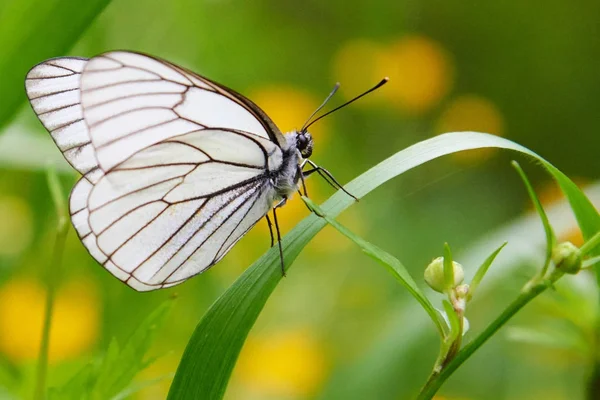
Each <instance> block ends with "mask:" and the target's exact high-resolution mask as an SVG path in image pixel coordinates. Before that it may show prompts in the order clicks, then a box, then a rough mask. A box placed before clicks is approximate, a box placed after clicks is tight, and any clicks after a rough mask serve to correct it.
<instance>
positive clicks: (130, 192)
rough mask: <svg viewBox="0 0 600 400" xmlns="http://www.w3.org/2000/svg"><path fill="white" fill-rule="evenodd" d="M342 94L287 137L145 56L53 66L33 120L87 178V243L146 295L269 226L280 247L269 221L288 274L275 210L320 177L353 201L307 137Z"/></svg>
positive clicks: (82, 224) (78, 201)
mask: <svg viewBox="0 0 600 400" xmlns="http://www.w3.org/2000/svg"><path fill="white" fill-rule="evenodd" d="M384 81H386V80H385V79H384ZM384 81H382V82H380V84H379V85H378V86H376V87H375V88H373V89H371V90H374V89H376V88H377V87H379V86H381V85H382V84H383V83H385V82H384ZM338 86H339V85H338ZM338 86H336V88H335V89H334V90H333V91H332V92H331V94H330V95H329V96H328V97H327V100H326V101H325V102H324V103H323V104H322V105H321V107H319V108H318V109H317V111H315V113H313V114H312V115H311V117H310V118H309V119H308V121H307V123H305V124H304V126H303V127H302V129H300V130H296V131H292V132H289V133H286V134H283V133H282V132H281V131H280V130H279V129H278V128H277V126H276V125H275V124H274V123H273V121H272V120H271V119H270V118H269V117H268V116H267V115H266V114H265V112H263V111H262V110H261V109H260V108H259V107H258V106H257V105H256V104H254V103H253V102H252V101H251V100H249V99H248V98H246V97H244V96H243V95H241V94H239V93H237V92H235V91H233V90H231V89H229V88H227V87H225V86H223V85H221V84H219V83H216V82H214V81H212V80H210V79H207V78H205V77H202V76H200V75H198V74H196V73H194V72H192V71H190V70H187V69H185V68H182V67H180V66H177V65H175V64H172V63H170V62H168V61H165V60H162V59H160V58H156V57H153V56H149V55H146V54H142V53H136V52H129V51H113V52H108V53H104V54H101V55H98V56H96V57H93V58H91V59H86V58H77V57H60V58H54V59H49V60H46V61H44V62H42V63H40V64H38V65H36V66H35V67H33V68H32V69H31V70H30V71H29V73H28V74H27V77H26V80H25V87H26V92H27V96H28V98H29V101H30V103H31V106H32V108H33V110H34V112H35V113H36V115H37V116H38V118H39V119H40V121H41V123H42V124H43V125H44V127H45V128H46V129H47V130H48V131H49V132H50V134H51V136H52V139H53V140H54V142H55V143H56V145H57V146H58V148H59V149H60V151H61V152H62V153H63V155H64V157H65V158H66V160H67V161H68V162H69V163H70V164H71V166H72V167H73V168H75V169H76V170H77V171H78V172H79V173H80V174H81V175H82V177H81V178H80V180H79V181H78V182H77V183H76V184H75V186H74V187H73V189H72V191H71V195H70V198H69V209H70V215H71V221H72V223H73V226H74V227H75V230H76V232H77V235H78V236H79V239H80V240H81V241H82V243H83V245H84V246H85V247H86V248H87V250H88V252H89V253H90V255H91V256H92V257H93V258H94V259H96V260H97V261H98V262H99V263H100V264H101V265H102V266H103V267H104V268H105V269H107V270H108V271H109V272H110V273H111V274H113V275H114V276H115V277H117V278H118V279H119V280H121V281H122V282H125V283H126V284H127V285H129V286H130V287H131V288H133V289H135V290H138V291H149V290H155V289H161V288H166V287H171V286H174V285H177V284H179V283H182V282H184V281H185V280H187V279H188V278H190V277H192V276H194V275H196V274H199V273H201V272H203V271H205V270H206V269H208V268H209V267H211V266H212V265H214V264H216V263H217V262H218V261H219V260H221V259H222V258H223V257H224V256H225V255H226V254H227V252H228V251H229V250H230V249H231V248H232V247H233V245H234V244H235V243H236V242H237V241H238V240H240V239H241V238H242V237H243V236H244V234H245V233H246V232H248V231H249V230H250V229H251V228H252V227H253V226H254V225H255V224H256V223H257V222H258V221H259V220H261V219H262V218H263V217H266V219H267V222H268V225H269V229H270V232H271V245H273V244H274V238H273V231H272V226H273V224H272V223H271V221H270V218H269V215H268V213H269V211H272V214H273V219H274V222H275V227H276V231H277V239H278V244H279V251H280V257H281V260H282V271H283V272H284V273H285V271H284V265H283V252H282V248H281V243H280V239H281V235H280V232H279V225H278V222H277V213H276V210H277V208H279V207H281V206H283V205H284V204H285V203H286V201H287V199H289V198H290V196H291V195H292V194H294V193H295V192H296V191H299V190H300V189H301V188H302V189H303V190H304V194H305V195H306V187H305V186H304V178H306V177H307V176H308V175H310V174H312V173H314V172H317V173H319V174H320V175H321V176H323V177H324V178H325V179H326V180H327V181H328V182H329V183H330V184H333V185H334V186H336V187H338V188H340V189H342V190H344V189H343V187H342V186H341V185H340V184H339V183H338V182H337V181H336V180H335V179H334V178H333V176H332V175H331V174H330V173H329V172H328V171H327V170H325V169H323V168H321V167H319V166H318V165H316V164H315V163H314V162H312V161H311V160H310V159H309V157H310V156H311V154H312V149H313V139H312V136H311V135H310V133H309V132H308V130H307V129H308V127H309V126H310V125H311V124H312V123H314V122H316V121H317V120H318V119H320V118H322V117H323V116H325V115H327V114H329V113H331V112H333V111H335V110H332V111H330V112H329V113H326V114H324V115H321V116H320V117H319V118H317V119H315V120H313V121H311V122H309V121H310V120H311V119H312V117H313V116H314V115H315V114H316V113H317V112H318V111H319V110H320V109H321V108H322V107H323V106H324V105H325V103H327V101H328V100H329V99H330V98H331V96H332V95H333V93H335V90H336V89H337V87H338ZM371 90H370V91H371ZM370 91H367V92H365V93H363V94H362V95H360V96H358V97H356V98H355V99H353V100H351V101H350V102H352V101H354V100H356V99H358V98H359V97H362V96H363V95H364V94H366V93H368V92H370ZM350 102H347V103H346V104H349V103H350ZM341 107H342V106H340V107H338V108H336V109H339V108H341ZM305 167H310V169H305ZM344 191H345V190H344ZM346 193H347V192H346ZM348 194H349V193H348Z"/></svg>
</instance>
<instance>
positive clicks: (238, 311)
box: [168, 132, 600, 400]
mask: <svg viewBox="0 0 600 400" xmlns="http://www.w3.org/2000/svg"><path fill="white" fill-rule="evenodd" d="M485 147H496V148H504V149H509V150H513V151H517V152H520V153H523V154H526V155H528V156H530V157H533V158H535V159H536V160H538V161H541V162H542V163H543V164H544V166H546V167H547V168H548V169H549V170H550V172H551V173H553V175H554V172H553V171H552V169H551V168H553V169H554V170H556V168H554V167H553V166H552V165H551V164H549V163H548V162H547V161H545V160H544V159H543V158H541V157H540V156H539V155H537V154H536V153H534V152H532V151H531V150H529V149H527V148H525V147H523V146H521V145H519V144H516V143H514V142H511V141H510V140H507V139H503V138H501V137H498V136H493V135H489V134H484V133H477V132H453V133H447V134H443V135H440V136H437V137H434V138H431V139H428V140H425V141H422V142H419V143H417V144H415V145H413V146H410V147H408V148H406V149H404V150H402V151H400V152H398V153H396V154H394V155H393V156H391V157H389V158H388V159H386V160H384V161H383V162H381V163H379V164H378V165H376V166H375V167H373V168H371V169H370V170H368V171H366V172H365V173H364V174H362V175H360V176H359V177H358V178H356V179H354V180H353V181H351V182H350V183H349V184H348V185H347V186H346V189H347V190H348V191H349V192H351V193H353V194H354V195H355V196H357V197H358V198H361V197H363V196H365V195H366V194H368V193H369V192H371V191H373V190H374V189H376V188H377V187H378V186H380V185H381V184H383V183H385V182H387V181H388V180H390V179H392V178H394V177H396V176H398V175H400V174H402V173H404V172H406V171H408V170H410V169H412V168H414V167H417V166H419V165H421V164H424V163H426V162H428V161H431V160H434V159H436V158H439V157H441V156H444V155H447V154H451V153H455V152H459V151H464V150H472V149H478V148H485ZM556 171H558V170H556ZM558 173H560V171H558ZM563 176H564V175H563ZM564 178H565V179H566V180H567V181H568V182H570V180H568V178H567V177H566V176H564ZM563 184H564V185H566V186H567V187H569V189H570V190H571V191H572V192H574V191H575V190H579V189H577V187H576V186H575V189H573V187H571V186H570V185H569V184H568V183H567V182H566V181H565V182H563ZM561 187H562V185H561ZM579 193H581V192H579ZM581 196H583V198H584V199H585V196H584V195H583V194H582V193H581ZM353 203H354V200H353V199H351V198H349V197H348V196H347V195H345V194H344V193H342V192H340V191H338V192H337V193H335V194H334V195H333V196H332V197H331V198H329V199H328V200H327V201H326V202H325V203H323V205H322V206H321V208H322V209H323V211H324V212H325V213H327V215H328V216H329V217H331V218H335V217H336V216H337V215H338V214H340V213H341V212H342V211H343V210H345V209H346V208H348V207H349V206H350V205H352V204H353ZM584 203H585V202H583V201H580V202H578V205H579V206H581V207H582V210H583V211H579V212H580V213H586V214H589V213H590V210H589V209H587V208H586V207H585V204H584ZM587 204H588V205H589V206H590V207H592V210H594V211H595V209H593V206H592V205H591V203H590V202H589V201H588V202H587ZM574 211H575V212H576V213H578V211H577V210H575V209H574ZM596 214H597V213H596ZM598 218H600V216H599V217H598ZM325 224H326V222H325V221H324V220H323V219H321V218H319V217H317V216H315V215H310V216H308V217H306V218H305V219H304V220H302V221H301V222H300V223H299V224H298V225H296V227H295V228H294V229H292V230H291V231H290V233H289V234H287V235H286V236H285V237H284V238H283V239H282V245H283V248H284V259H285V265H286V266H287V268H289V267H290V266H291V264H292V262H293V261H294V260H295V258H296V257H297V256H298V254H299V253H300V251H301V250H302V248H304V246H306V244H308V242H309V241H310V240H311V239H312V238H313V237H314V236H315V235H316V234H317V233H318V232H319V231H320V230H321V229H322V228H323V227H324V226H325ZM280 280H281V271H280V264H279V258H278V251H277V248H272V249H271V250H269V251H268V252H267V253H265V254H264V255H263V256H262V257H261V258H260V259H258V260H257V261H256V262H255V263H254V264H252V266H250V267H249V268H248V269H247V270H246V271H245V272H244V273H243V274H242V275H241V276H240V278H238V279H237V281H236V282H234V284H233V285H232V286H231V287H230V288H229V289H227V291H225V293H223V295H222V296H221V297H219V298H218V299H217V300H216V301H215V303H214V304H213V305H212V306H211V308H210V309H209V310H208V312H207V313H206V315H205V316H204V318H203V319H202V320H201V321H200V323H199V324H198V326H197V327H196V329H195V331H194V333H193V335H192V337H191V339H190V341H189V342H188V345H187V347H186V349H185V352H184V354H183V357H182V359H181V362H180V364H179V367H178V369H177V372H176V374H175V378H174V380H173V384H172V385H171V389H170V391H169V397H168V399H169V400H175V399H178V400H179V399H197V398H203V399H211V400H212V399H215V400H216V399H222V398H223V395H224V394H225V390H226V388H227V382H228V381H229V377H230V376H231V372H232V371H233V368H234V366H235V362H236V360H237V357H238V355H239V353H240V351H241V349H242V346H243V344H244V341H245V340H246V337H247V336H248V333H249V331H250V329H251V328H252V326H253V325H254V322H255V321H256V319H257V318H258V315H259V314H260V312H261V310H262V308H263V307H264V305H265V303H266V301H267V299H268V298H269V296H270V295H271V293H272V292H273V290H274V289H275V287H276V286H277V284H278V283H279V281H280Z"/></svg>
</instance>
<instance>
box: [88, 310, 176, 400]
mask: <svg viewBox="0 0 600 400" xmlns="http://www.w3.org/2000/svg"><path fill="white" fill-rule="evenodd" d="M172 305H173V300H172V299H169V300H167V301H166V302H165V303H163V304H161V305H160V306H159V307H158V308H157V309H156V310H154V311H153V312H152V313H150V315H148V317H146V318H145V319H144V321H142V322H141V323H140V325H139V326H138V327H137V328H136V329H135V331H134V332H133V334H132V335H131V337H130V338H129V339H128V340H127V342H126V343H125V344H124V345H123V346H118V345H117V342H116V341H113V342H111V344H110V346H109V348H108V351H107V353H106V356H105V358H104V360H103V363H102V366H101V368H100V370H99V374H98V377H97V379H96V382H95V385H94V389H93V391H92V393H93V395H92V399H97V400H104V399H110V398H113V397H114V396H117V395H118V394H119V393H121V392H122V391H123V390H125V389H126V388H127V387H128V385H129V384H130V383H131V381H132V380H133V378H134V377H135V376H136V375H137V374H138V372H140V371H141V370H143V369H144V368H146V367H147V363H146V361H145V357H146V352H147V351H148V349H149V348H150V345H151V344H152V343H153V340H154V337H155V335H156V331H157V329H158V328H160V327H161V326H162V325H163V324H164V322H165V320H166V318H167V315H168V313H169V311H170V310H171V307H172Z"/></svg>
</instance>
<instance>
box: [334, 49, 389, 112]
mask: <svg viewBox="0 0 600 400" xmlns="http://www.w3.org/2000/svg"><path fill="white" fill-rule="evenodd" d="M384 54H385V47H384V45H382V44H380V43H377V42H373V41H370V40H367V39H355V40H351V41H349V42H347V43H345V44H344V45H343V46H342V47H340V48H339V49H338V51H337V52H336V53H335V55H334V57H333V65H332V69H333V78H334V79H335V80H336V81H337V82H340V84H341V86H340V93H341V94H342V95H343V96H344V97H345V98H346V99H347V100H349V99H350V98H352V97H354V96H356V95H358V94H360V93H361V92H364V91H365V90H367V89H369V88H370V87H371V86H373V85H374V84H376V83H377V82H379V80H380V79H382V78H383V77H385V76H388V75H389V72H388V71H380V68H379V67H378V61H379V60H380V59H381V58H382V57H384ZM389 86H391V83H388V84H387V86H386V87H384V88H382V89H380V90H377V91H375V92H374V93H372V94H370V95H368V96H367V97H365V98H363V99H361V100H360V101H359V102H357V103H356V105H357V106H363V107H364V106H369V105H373V104H379V103H380V102H381V101H382V100H383V99H385V97H384V96H385V93H384V92H385V91H387V90H388V88H389Z"/></svg>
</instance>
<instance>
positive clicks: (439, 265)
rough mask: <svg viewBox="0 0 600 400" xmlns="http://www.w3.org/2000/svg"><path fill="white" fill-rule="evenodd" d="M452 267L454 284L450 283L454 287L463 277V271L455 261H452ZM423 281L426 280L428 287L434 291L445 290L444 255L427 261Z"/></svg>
mask: <svg viewBox="0 0 600 400" xmlns="http://www.w3.org/2000/svg"><path fill="white" fill-rule="evenodd" d="M452 267H453V270H454V284H453V285H452V288H455V287H456V286H458V285H460V284H461V283H462V281H463V279H464V278H465V273H464V271H463V268H462V265H460V264H459V263H457V262H456V261H453V262H452ZM425 282H427V284H428V285H429V287H430V288H432V289H433V290H435V291H436V292H440V293H444V292H446V283H445V280H444V257H438V258H436V259H435V260H433V261H432V262H431V263H429V265H428V266H427V268H425Z"/></svg>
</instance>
